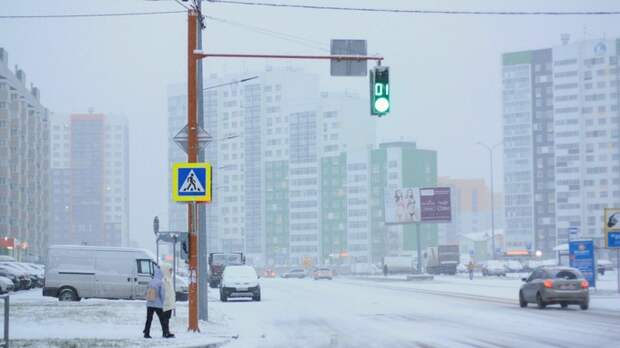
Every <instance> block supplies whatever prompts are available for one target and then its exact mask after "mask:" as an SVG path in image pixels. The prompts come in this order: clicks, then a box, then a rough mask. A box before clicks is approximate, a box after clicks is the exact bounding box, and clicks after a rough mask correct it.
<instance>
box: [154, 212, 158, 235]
mask: <svg viewBox="0 0 620 348" xmlns="http://www.w3.org/2000/svg"><path fill="white" fill-rule="evenodd" d="M153 233H155V235H157V234H158V233H159V218H158V217H157V216H156V217H155V218H154V219H153Z"/></svg>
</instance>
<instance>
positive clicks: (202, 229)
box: [196, 0, 209, 321]
mask: <svg viewBox="0 0 620 348" xmlns="http://www.w3.org/2000/svg"><path fill="white" fill-rule="evenodd" d="M196 7H197V8H198V11H199V13H198V14H199V15H202V0H196ZM196 20H199V18H196ZM196 29H197V32H196V41H197V47H198V49H199V50H201V49H202V26H201V24H200V23H199V24H198V25H197V26H196ZM196 64H197V75H198V81H197V87H196V88H197V89H198V125H199V126H200V127H202V128H203V129H204V126H205V119H204V97H203V96H204V93H203V81H202V78H203V73H202V59H199V60H198V61H197V63H196ZM198 161H199V162H204V161H205V154H204V152H203V151H199V152H198ZM198 211H199V213H198V244H200V247H199V248H198V318H199V319H200V320H205V321H207V320H209V285H208V282H207V278H208V273H207V272H208V269H209V267H208V263H207V242H208V240H207V208H206V205H203V204H201V205H199V208H198Z"/></svg>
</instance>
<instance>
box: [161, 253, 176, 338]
mask: <svg viewBox="0 0 620 348" xmlns="http://www.w3.org/2000/svg"><path fill="white" fill-rule="evenodd" d="M162 272H163V273H164V308H163V310H164V317H165V318H166V328H168V334H167V335H164V337H166V338H174V334H173V333H171V332H170V317H172V311H173V310H174V307H175V303H176V291H175V289H174V283H173V282H172V277H173V274H172V268H171V267H170V266H167V265H164V266H162Z"/></svg>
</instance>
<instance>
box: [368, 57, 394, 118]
mask: <svg viewBox="0 0 620 348" xmlns="http://www.w3.org/2000/svg"><path fill="white" fill-rule="evenodd" d="M389 112H390V68H389V67H387V66H376V67H375V68H374V69H373V70H370V114H371V115H377V116H379V117H381V116H384V115H386V114H387V113H389Z"/></svg>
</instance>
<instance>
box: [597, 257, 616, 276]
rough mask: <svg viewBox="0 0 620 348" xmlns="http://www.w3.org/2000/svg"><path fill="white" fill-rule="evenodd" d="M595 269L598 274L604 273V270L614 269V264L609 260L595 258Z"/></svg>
mask: <svg viewBox="0 0 620 348" xmlns="http://www.w3.org/2000/svg"><path fill="white" fill-rule="evenodd" d="M596 270H597V271H598V273H599V274H600V275H605V272H606V271H613V270H614V264H613V263H612V262H611V261H609V260H596Z"/></svg>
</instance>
